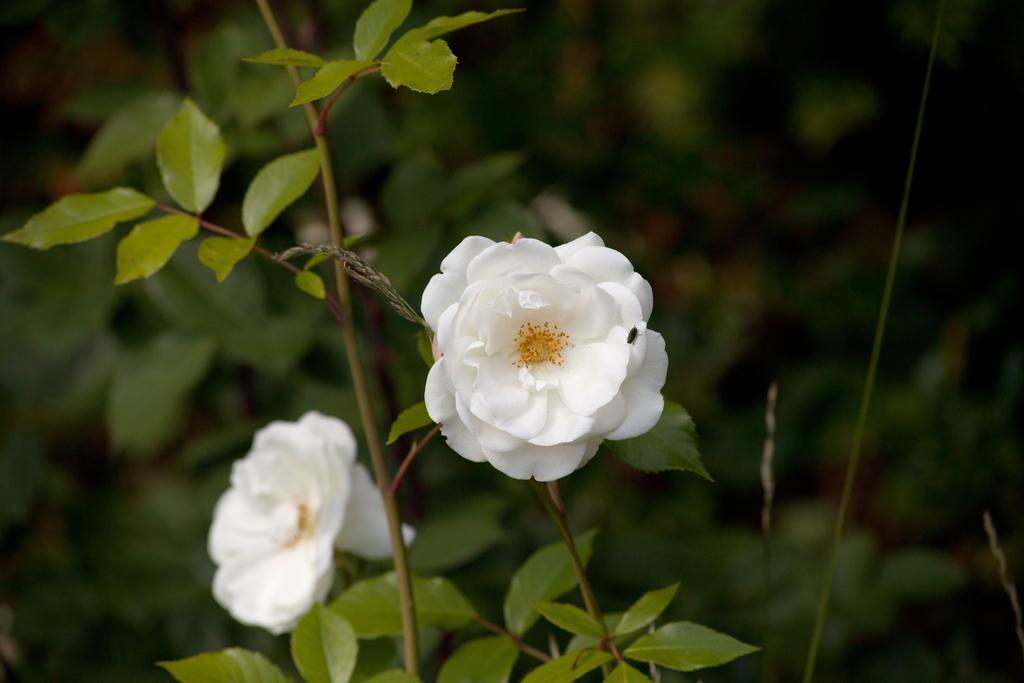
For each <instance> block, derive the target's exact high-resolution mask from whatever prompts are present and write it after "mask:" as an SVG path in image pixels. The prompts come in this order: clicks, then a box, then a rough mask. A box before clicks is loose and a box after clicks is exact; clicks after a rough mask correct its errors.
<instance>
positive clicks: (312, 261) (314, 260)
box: [302, 247, 348, 270]
mask: <svg viewBox="0 0 1024 683" xmlns="http://www.w3.org/2000/svg"><path fill="white" fill-rule="evenodd" d="M345 248H346V249H348V247H345ZM329 258H330V256H329V255H327V254H324V253H318V254H313V255H312V256H310V257H309V260H308V261H306V265H304V266H302V269H303V270H309V269H310V268H315V267H316V266H318V265H320V264H321V263H323V262H324V261H326V260H327V259H329Z"/></svg>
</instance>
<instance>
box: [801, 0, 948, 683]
mask: <svg viewBox="0 0 1024 683" xmlns="http://www.w3.org/2000/svg"><path fill="white" fill-rule="evenodd" d="M944 5H945V0H939V6H938V11H937V12H936V15H935V28H934V31H933V33H932V45H931V51H930V53H929V55H928V66H927V68H926V70H925V75H924V87H923V89H922V91H921V101H920V104H919V105H918V108H917V125H916V127H915V128H914V141H913V143H912V144H911V147H910V162H909V163H908V165H907V175H906V178H905V180H904V182H903V199H902V201H901V202H900V212H899V216H898V217H897V219H896V234H895V235H894V236H893V241H892V252H891V254H890V256H889V270H888V273H887V274H886V277H885V288H884V289H883V290H882V303H881V306H880V308H879V310H878V321H877V323H876V324H875V339H874V343H873V344H872V346H871V360H870V361H869V362H868V372H867V376H866V377H865V378H864V390H863V393H862V394H861V399H860V409H859V411H858V413H857V426H856V428H855V429H854V432H853V444H852V446H851V448H850V459H849V461H848V462H847V466H846V479H845V480H844V481H843V493H842V497H841V498H840V499H839V511H838V513H837V515H836V521H835V526H834V528H833V529H832V545H831V548H830V549H829V556H828V561H827V564H826V566H825V580H824V583H823V585H822V588H821V595H820V596H819V599H818V610H817V614H816V616H815V619H814V631H813V633H812V634H811V644H810V647H809V648H808V650H807V661H806V663H805V665H804V675H803V683H811V682H812V681H813V680H814V665H815V661H816V659H817V656H818V647H819V645H820V644H821V633H822V630H823V629H824V627H825V618H826V616H827V615H828V603H829V596H830V594H831V591H832V578H833V576H834V575H835V571H836V558H837V556H838V554H839V544H840V542H841V541H842V536H843V525H844V523H845V521H846V513H847V511H848V509H849V507H850V498H851V497H852V495H853V481H854V478H855V477H856V474H857V465H858V463H859V461H860V451H861V445H862V443H863V441H864V428H865V425H866V424H867V419H868V411H869V409H870V407H871V394H872V393H873V392H874V388H875V375H876V374H877V371H878V358H879V356H880V355H881V353H882V339H883V338H884V336H885V323H886V320H887V319H888V317H889V303H890V301H891V300H892V289H893V282H894V281H895V279H896V266H897V264H898V263H899V256H900V247H901V246H902V244H903V227H904V225H905V224H906V220H907V206H908V204H909V202H910V186H911V184H912V182H913V179H914V166H915V165H916V164H917V148H918V144H919V143H920V141H921V129H922V128H923V127H924V111H925V105H926V104H927V102H928V88H929V86H930V85H931V80H932V69H933V67H934V65H935V53H936V51H937V49H938V44H939V29H940V28H941V26H942V11H943V8H944Z"/></svg>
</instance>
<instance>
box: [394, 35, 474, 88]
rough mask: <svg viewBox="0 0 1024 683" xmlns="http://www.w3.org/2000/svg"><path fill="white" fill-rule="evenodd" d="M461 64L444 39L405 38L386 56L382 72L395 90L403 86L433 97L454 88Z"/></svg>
mask: <svg viewBox="0 0 1024 683" xmlns="http://www.w3.org/2000/svg"><path fill="white" fill-rule="evenodd" d="M458 62H459V60H458V59H456V58H455V55H454V54H452V51H451V49H450V48H449V47H448V43H446V42H444V41H443V40H434V41H426V40H407V39H406V38H402V39H401V40H399V41H398V42H397V43H395V44H394V45H393V46H391V49H390V50H388V53H387V54H386V55H384V60H383V61H382V62H381V65H380V73H381V75H382V76H384V79H385V80H386V81H387V82H388V83H390V84H391V87H392V88H397V87H399V86H402V85H404V86H405V87H407V88H409V89H410V90H415V91H416V92H422V93H427V94H428V95H433V94H434V93H438V92H441V91H442V90H448V89H450V88H451V87H452V82H453V81H454V78H455V65H456V64H458Z"/></svg>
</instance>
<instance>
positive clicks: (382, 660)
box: [250, 399, 395, 683]
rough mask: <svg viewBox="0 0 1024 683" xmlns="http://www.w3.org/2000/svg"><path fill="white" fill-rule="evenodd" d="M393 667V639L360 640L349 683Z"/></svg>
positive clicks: (359, 681) (363, 682) (355, 682)
mask: <svg viewBox="0 0 1024 683" xmlns="http://www.w3.org/2000/svg"><path fill="white" fill-rule="evenodd" d="M353 400H355V399H353ZM250 438H251V435H250ZM394 665H395V639H394V638H377V639H376V640H362V641H360V642H359V659H358V660H356V668H355V669H354V670H353V671H352V679H351V683H366V681H367V679H371V678H373V677H374V676H376V675H377V674H380V673H384V672H387V671H388V670H389V669H391V667H392V666H394Z"/></svg>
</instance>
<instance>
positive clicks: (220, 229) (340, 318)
mask: <svg viewBox="0 0 1024 683" xmlns="http://www.w3.org/2000/svg"><path fill="white" fill-rule="evenodd" d="M155 208H156V209H158V210H160V211H163V212H165V213H176V214H179V215H182V216H189V217H190V218H195V219H196V220H197V221H198V222H199V227H201V228H203V229H204V230H208V231H210V232H212V233H215V234H217V235H220V236H221V237H228V238H230V239H236V240H244V239H246V238H245V236H243V235H240V234H238V233H237V232H235V231H234V230H231V229H230V228H225V227H224V226H223V225H217V224H216V223H211V222H210V221H208V220H206V219H205V218H203V217H201V216H197V215H195V214H192V213H189V212H188V211H182V210H181V209H179V208H177V207H174V206H169V205H167V204H161V203H159V202H158V203H157V204H156V207H155ZM252 250H253V251H255V252H256V253H257V254H259V255H260V256H262V257H264V258H266V259H267V260H268V261H272V262H274V263H276V264H278V265H280V266H282V267H284V268H285V269H286V270H288V271H290V272H291V273H292V274H298V273H300V272H302V271H301V270H300V269H299V268H297V267H295V266H294V265H292V264H291V263H289V262H287V261H282V260H281V259H279V258H277V256H276V255H275V254H274V252H272V251H270V250H269V249H267V248H266V247H264V246H263V245H261V244H260V243H259V242H253V245H252ZM324 304H325V305H326V306H327V309H328V310H329V311H330V312H331V317H333V318H334V321H335V322H336V323H338V325H344V315H343V313H342V312H341V307H340V306H339V305H338V301H337V300H336V299H335V298H334V296H333V295H332V294H331V293H330V292H324Z"/></svg>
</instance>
